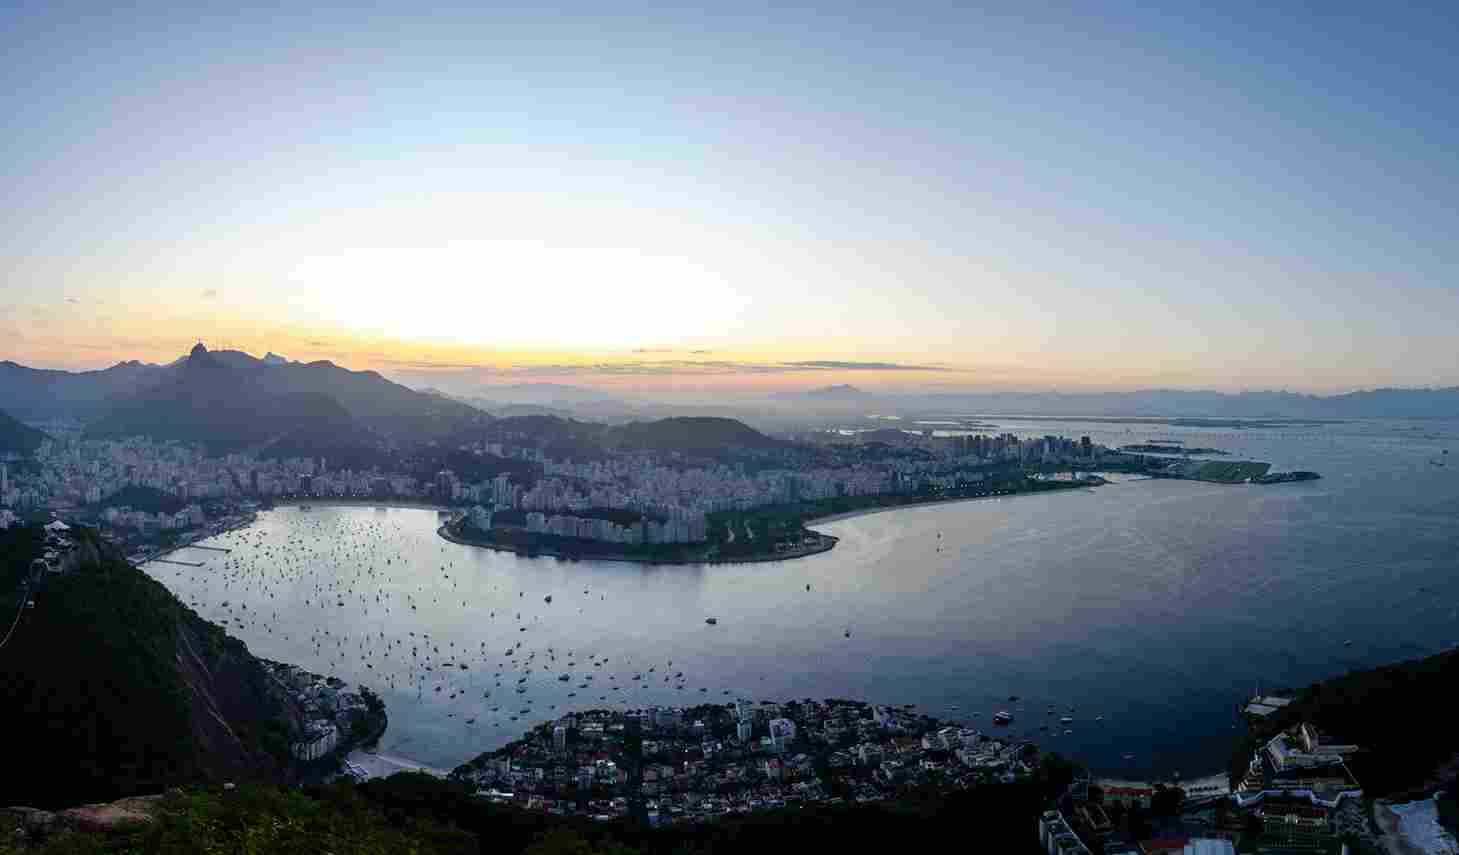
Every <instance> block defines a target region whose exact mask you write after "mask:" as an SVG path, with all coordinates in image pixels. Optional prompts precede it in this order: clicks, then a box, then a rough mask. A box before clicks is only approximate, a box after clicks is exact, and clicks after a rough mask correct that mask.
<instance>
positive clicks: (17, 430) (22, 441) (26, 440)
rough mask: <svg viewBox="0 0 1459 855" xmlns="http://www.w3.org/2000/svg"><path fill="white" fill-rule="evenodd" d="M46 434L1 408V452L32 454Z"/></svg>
mask: <svg viewBox="0 0 1459 855" xmlns="http://www.w3.org/2000/svg"><path fill="white" fill-rule="evenodd" d="M45 438H46V435H45V434H44V433H43V432H41V431H38V430H36V429H35V428H33V427H31V426H30V425H27V424H24V423H22V422H20V421H18V420H16V419H15V418H14V417H12V416H11V415H10V414H9V413H6V412H4V411H3V410H0V454H6V453H10V452H13V453H15V454H30V453H31V452H33V451H35V450H36V449H37V448H39V447H40V444H41V443H42V442H43V441H45Z"/></svg>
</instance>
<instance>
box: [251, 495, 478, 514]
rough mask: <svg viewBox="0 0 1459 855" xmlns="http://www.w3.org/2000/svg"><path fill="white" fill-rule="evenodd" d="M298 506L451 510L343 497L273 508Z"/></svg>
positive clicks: (421, 503)
mask: <svg viewBox="0 0 1459 855" xmlns="http://www.w3.org/2000/svg"><path fill="white" fill-rule="evenodd" d="M300 505H309V506H310V507H321V508H326V507H330V506H337V507H346V508H359V507H372V508H406V509H410V510H419V511H449V510H451V508H449V507H447V506H445V505H443V504H441V503H440V502H426V501H419V502H417V501H413V500H411V499H350V498H343V497H340V498H334V497H331V498H324V499H310V500H308V501H305V500H303V499H289V500H288V501H286V502H274V507H275V508H297V507H299V506H300ZM458 510H459V509H458Z"/></svg>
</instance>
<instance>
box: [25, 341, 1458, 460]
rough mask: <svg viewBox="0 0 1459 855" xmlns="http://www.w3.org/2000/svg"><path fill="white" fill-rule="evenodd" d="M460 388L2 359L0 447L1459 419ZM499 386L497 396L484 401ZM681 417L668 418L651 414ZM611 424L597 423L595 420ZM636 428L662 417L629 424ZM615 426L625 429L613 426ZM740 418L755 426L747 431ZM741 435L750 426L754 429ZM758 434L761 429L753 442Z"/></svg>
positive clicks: (1282, 408) (1216, 397)
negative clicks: (58, 434)
mask: <svg viewBox="0 0 1459 855" xmlns="http://www.w3.org/2000/svg"><path fill="white" fill-rule="evenodd" d="M480 391H481V393H482V394H481V396H471V397H463V396H456V397H453V396H451V395H448V394H445V393H441V392H437V391H435V390H433V389H432V390H417V389H411V388H409V387H407V386H404V385H401V384H399V383H396V382H393V381H391V380H389V379H386V378H385V377H383V376H381V375H380V374H379V373H377V372H374V371H351V370H348V369H345V368H341V367H339V366H337V365H335V364H333V363H331V362H327V361H319V362H310V363H302V362H295V361H291V360H288V359H286V358H284V357H282V356H279V355H277V354H274V353H272V352H270V353H268V354H266V355H265V356H264V357H263V358H261V359H260V358H255V357H253V356H250V355H248V354H246V353H242V352H239V351H230V350H223V351H209V350H207V348H206V347H204V346H203V345H201V344H199V345H198V346H197V347H195V348H193V350H192V352H190V353H189V354H187V355H186V356H184V357H181V358H179V359H177V360H175V361H173V362H171V363H169V364H167V365H154V364H147V363H142V362H136V361H128V362H122V363H118V364H117V365H114V366H112V367H110V368H107V369H104V370H100V371H83V372H68V371H53V370H46V369H34V368H28V367H25V366H22V365H18V364H16V363H14V362H8V361H7V362H0V411H3V412H4V413H7V414H8V415H9V416H11V417H13V418H12V419H10V420H8V421H0V452H16V453H27V452H29V451H31V450H33V449H34V448H35V447H36V446H37V445H38V444H39V442H40V440H41V439H42V438H43V435H42V434H40V433H39V432H37V431H34V430H32V429H30V428H28V427H26V426H25V425H24V424H21V422H23V421H31V422H35V421H44V420H50V419H58V418H60V419H77V420H80V421H82V422H84V423H85V424H86V431H87V434H88V435H90V436H97V437H108V436H109V437H118V436H134V435H149V436H152V437H154V438H158V439H177V440H184V441H196V442H203V443H205V444H206V445H208V447H209V450H210V452H213V453H221V452H227V451H233V450H240V449H245V448H249V449H254V450H257V451H261V452H262V453H264V454H266V455H270V456H315V455H320V454H324V453H326V452H327V451H330V450H332V451H333V452H335V453H338V452H339V451H340V450H342V449H363V448H367V447H370V448H377V447H380V446H392V445H411V444H418V443H423V442H432V441H442V440H448V439H449V438H451V437H453V436H460V435H461V434H462V432H463V431H466V432H470V431H472V430H473V429H476V428H481V427H484V426H486V425H488V424H491V423H492V422H493V421H494V419H496V418H499V417H500V418H504V419H505V420H506V421H505V423H504V424H502V425H501V428H502V429H504V430H509V431H513V432H517V430H518V428H520V429H521V431H522V432H523V433H525V432H528V431H535V432H537V433H538V434H539V435H538V436H536V437H535V438H536V439H537V440H539V441H540V442H545V443H549V444H552V443H565V444H566V445H567V446H572V447H576V448H579V449H581V448H583V447H585V444H586V445H591V446H593V447H597V448H613V447H620V448H637V447H650V446H654V447H661V448H663V449H664V450H673V451H686V452H687V451H691V450H692V451H705V450H708V449H710V448H712V447H714V446H715V445H735V446H739V447H746V448H756V447H765V446H764V443H763V442H762V440H766V438H765V437H764V436H763V435H762V434H759V433H758V432H755V431H753V430H750V429H749V428H746V427H745V426H744V425H743V424H740V423H739V422H738V421H734V422H731V420H732V419H737V420H743V421H746V422H749V423H750V424H752V425H755V426H757V427H761V428H767V427H777V426H782V425H790V424H796V423H801V424H803V423H804V420H807V419H813V418H816V417H820V418H830V419H837V418H850V417H859V416H863V415H865V414H867V413H871V412H883V413H887V412H899V411H900V412H912V411H920V412H940V413H948V414H963V415H988V416H997V415H1037V416H1072V417H1078V416H1088V417H1113V416H1165V417H1222V418H1242V419H1262V418H1285V419H1352V418H1372V417H1386V418H1459V387H1450V388H1441V389H1373V390H1366V391H1358V392H1351V393H1347V394H1342V395H1329V396H1322V395H1307V394H1300V393H1294V392H1244V393H1238V394H1230V393H1222V392H1212V391H1198V390H1197V391H1184V390H1171V389H1156V390H1143V391H1133V392H1098V393H1059V392H1026V393H1024V392H993V393H975V392H877V391H869V390H865V389H862V388H858V387H857V386H854V385H850V384H837V385H829V386H822V387H817V388H812V389H806V390H798V391H784V392H777V393H772V394H768V395H761V396H758V397H749V396H747V397H743V398H738V399H720V400H716V401H712V402H695V403H684V402H679V403H676V402H673V401H665V400H653V399H646V398H637V397H633V396H631V395H616V396H615V395H613V394H609V393H606V392H602V391H599V390H595V389H590V388H586V387H582V386H572V385H566V384H559V383H518V384H511V385H505V386H495V387H484V388H482V389H481V390H480ZM487 396H489V397H487ZM666 418H668V419H670V421H668V422H657V421H655V422H649V420H663V419H666ZM595 422H596V423H603V424H592V423H595ZM636 422H649V423H653V424H658V425H659V426H658V427H656V428H653V429H647V428H642V427H638V428H633V427H632V425H633V424H634V423H636ZM611 424H618V425H620V426H622V427H624V428H631V429H625V430H607V429H606V427H607V425H611ZM741 428H743V429H744V430H741ZM744 431H750V433H748V434H747V433H745V432H744ZM750 434H753V436H751V435H750Z"/></svg>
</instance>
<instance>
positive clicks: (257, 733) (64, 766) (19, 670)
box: [0, 529, 297, 807]
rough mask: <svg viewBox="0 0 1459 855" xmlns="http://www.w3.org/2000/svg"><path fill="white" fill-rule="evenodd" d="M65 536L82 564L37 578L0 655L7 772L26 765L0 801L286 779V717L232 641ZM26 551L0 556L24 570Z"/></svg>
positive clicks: (65, 801)
mask: <svg viewBox="0 0 1459 855" xmlns="http://www.w3.org/2000/svg"><path fill="white" fill-rule="evenodd" d="M74 534H75V536H76V537H77V538H78V539H79V540H80V542H81V547H80V548H82V549H84V550H87V553H86V554H87V555H88V560H86V561H85V562H84V563H83V565H82V566H81V568H80V569H78V570H75V571H73V572H69V573H65V574H60V575H50V574H46V575H45V576H44V577H43V578H42V579H41V580H40V581H39V583H38V584H37V586H36V587H35V588H34V589H33V590H32V592H31V597H32V598H33V599H34V601H35V604H36V605H35V607H34V608H28V609H24V610H22V611H21V614H20V618H19V623H18V625H17V626H16V628H15V631H14V634H13V635H12V636H11V638H10V641H9V643H8V644H7V645H6V646H5V647H4V648H3V649H0V732H4V733H6V734H9V735H10V736H11V739H10V744H9V745H8V746H7V748H6V755H7V756H6V768H7V769H11V770H20V769H26V770H32V772H31V773H29V774H23V775H19V774H6V775H3V776H0V804H30V805H36V806H40V807H47V806H65V805H72V804H77V803H79V802H90V801H98V800H102V799H112V798H118V797H121V796H128V795H134V794H138V793H151V792H159V791H161V790H162V789H165V788H166V787H169V786H173V785H176V784H184V783H188V782H198V781H208V780H219V779H237V780H248V779H255V780H269V781H282V780H285V779H286V778H287V776H288V766H287V761H288V741H287V740H288V734H289V733H291V732H293V731H292V728H293V726H294V724H295V722H296V718H295V717H296V715H297V711H296V710H295V709H294V708H293V707H292V706H291V702H290V701H289V699H288V698H287V697H285V695H284V693H283V691H282V689H281V687H279V685H278V684H277V682H275V681H273V680H272V679H271V678H270V676H269V675H268V673H267V672H266V671H265V670H264V669H263V667H262V666H261V665H260V663H259V662H258V660H256V659H254V658H253V657H252V656H251V655H250V654H249V652H248V650H247V648H246V647H245V646H244V645H243V643H242V642H240V641H238V640H236V639H233V638H230V637H228V636H227V635H226V634H225V633H224V631H223V630H222V629H221V628H220V627H218V626H216V625H214V624H212V623H209V622H207V621H205V620H203V619H202V618H200V617H198V616H197V614H195V613H194V612H193V611H192V610H191V609H188V608H187V607H186V606H184V605H183V604H182V603H181V602H179V601H178V600H177V598H176V597H174V596H173V595H172V594H171V593H170V592H169V591H168V590H167V589H166V588H164V587H163V586H162V585H161V584H159V583H158V582H156V581H155V580H153V579H152V578H151V577H149V576H147V575H146V574H145V573H143V572H142V571H140V570H137V569H135V568H133V567H131V566H130V565H128V564H127V563H126V561H124V560H122V559H121V558H120V557H119V556H118V555H116V554H115V553H114V552H113V551H111V549H110V547H108V546H106V545H105V544H104V543H102V542H100V541H99V540H97V539H96V538H95V536H94V535H93V534H91V533H89V532H88V531H87V530H85V529H78V530H75V532H74ZM39 544H40V541H39V539H36V540H34V541H32V547H33V549H32V551H34V548H39ZM24 545H25V543H24V540H17V541H16V542H15V543H13V544H11V546H13V547H15V548H13V549H8V550H7V553H6V555H5V557H6V558H7V559H8V560H9V561H11V562H17V561H24V562H25V564H28V563H29V558H28V557H27V556H26V555H25V554H24V549H23V548H22V547H24ZM22 566H24V565H22ZM15 569H16V568H15V567H9V568H7V575H12V574H11V573H10V571H13V570H15ZM9 593H10V589H8V588H7V590H6V596H5V598H4V601H3V602H4V603H5V606H6V612H7V618H8V617H9V614H10V608H11V604H12V603H13V602H14V600H12V599H11V597H10V596H9ZM7 623H8V620H7Z"/></svg>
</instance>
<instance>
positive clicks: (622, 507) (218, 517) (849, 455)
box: [0, 420, 1304, 562]
mask: <svg viewBox="0 0 1459 855" xmlns="http://www.w3.org/2000/svg"><path fill="white" fill-rule="evenodd" d="M503 421H507V420H503ZM667 421H673V420H667ZM691 421H692V420H691ZM707 421H708V422H710V424H708V425H689V426H688V428H689V429H691V430H695V429H699V430H703V431H707V432H709V433H715V432H723V431H725V430H726V429H727V426H726V425H724V424H719V423H718V422H721V421H723V420H707ZM528 422H529V425H516V424H510V425H502V424H497V425H494V426H493V427H491V428H483V429H482V431H483V433H484V436H483V438H481V439H477V440H471V441H462V442H459V443H457V444H456V445H454V446H452V447H450V448H445V447H441V446H438V445H437V446H427V447H424V448H420V449H417V450H415V451H414V452H411V453H399V454H397V455H394V456H392V457H391V458H390V459H391V460H393V461H394V462H395V464H396V465H395V466H394V467H393V468H381V467H378V466H376V467H371V468H369V469H349V468H335V467H334V466H333V465H332V464H331V462H330V460H329V458H328V457H324V456H320V457H286V458H270V457H264V456H257V455H255V454H253V453H250V452H248V451H234V452H229V453H226V454H222V455H217V456H210V455H209V454H208V451H207V446H206V445H205V444H202V443H186V442H181V441H177V440H163V441H159V440H154V439H149V438H146V437H128V438H111V439H98V438H90V437H88V436H86V435H85V434H84V433H83V432H81V431H80V430H78V429H74V428H72V429H64V428H57V427H55V426H51V432H50V433H48V434H47V435H46V436H45V438H44V439H42V440H41V441H40V442H39V443H38V444H37V445H36V447H35V449H34V451H33V452H32V453H31V454H29V455H26V456H21V455H16V454H13V453H12V454H10V455H9V456H8V458H9V459H7V460H5V461H4V462H0V507H3V510H0V526H3V525H9V524H10V523H11V522H12V521H17V520H21V519H24V518H26V517H27V515H29V516H30V518H37V519H38V518H40V517H42V516H44V517H46V518H47V519H49V518H52V517H59V518H62V519H65V520H68V521H71V522H85V523H87V524H91V525H95V526H98V527H100V528H101V529H103V530H104V531H105V532H107V533H108V535H109V536H111V537H112V538H114V539H116V540H118V541H120V542H122V543H125V544H127V545H128V547H129V549H130V551H131V552H133V553H134V557H135V558H136V559H137V560H142V559H144V558H146V557H149V556H153V555H156V554H158V552H159V551H161V550H165V549H167V548H170V547H173V546H176V545H179V544H185V543H189V542H191V541H194V540H197V539H199V538H201V537H206V536H208V535H211V534H215V533H217V532H219V531H222V530H225V529H227V528H230V527H234V526H237V525H241V524H244V523H247V522H248V521H250V520H251V518H252V514H253V512H255V511H256V510H257V509H258V508H260V507H267V506H269V505H270V504H272V503H274V502H279V501H285V502H309V501H326V500H335V501H338V500H351V501H379V502H402V501H404V502H424V503H430V504H434V505H438V506H449V507H453V508H456V509H458V511H459V513H457V514H456V516H455V518H454V519H453V520H452V521H451V522H450V523H449V524H448V525H446V526H443V528H442V535H443V536H445V537H448V538H450V539H453V540H457V541H459V542H463V543H468V544H474V545H482V546H488V547H492V548H499V549H509V550H514V551H519V552H525V553H531V554H548V555H563V556H569V557H598V558H614V559H628V560H646V561H661V562H674V561H745V560H766V559H770V560H774V559H785V558H792V557H797V556H801V555H808V554H813V553H815V552H821V551H824V550H827V549H830V548H832V547H833V546H834V545H835V538H832V537H829V536H825V535H822V534H819V533H816V532H814V531H811V530H809V529H807V528H806V527H805V524H806V523H807V522H809V521H812V520H814V519H817V518H822V517H826V516H830V515H834V514H840V513H847V512H854V511H861V510H867V509H876V508H887V507H897V506H902V505H911V504H918V503H924V502H936V501H947V500H952V499H968V498H980V497H987V496H1007V495H1014V494H1019V493H1028V492H1037V491H1047V490H1063V489H1071V488H1082V487H1089V486H1094V485H1098V484H1101V483H1103V479H1102V478H1101V477H1100V476H1099V475H1098V474H1096V473H1098V472H1132V473H1140V474H1145V475H1150V476H1155V477H1179V478H1196V479H1201V480H1214V481H1226V482H1235V481H1239V480H1263V479H1270V478H1271V476H1268V475H1267V474H1266V473H1267V468H1268V467H1267V464H1264V463H1242V462H1224V461H1200V460H1192V459H1190V458H1189V457H1188V456H1181V457H1178V458H1174V459H1172V458H1170V457H1164V456H1155V455H1148V454H1136V453H1131V452H1127V451H1121V450H1114V449H1109V448H1106V447H1105V446H1102V445H1099V444H1097V443H1092V442H1090V441H1089V438H1088V437H1083V438H1081V439H1079V440H1074V439H1070V438H1066V437H1059V436H1038V437H1017V436H1013V435H1011V434H1002V435H996V436H988V435H982V434H971V433H968V434H963V435H955V436H937V435H933V434H932V433H930V432H916V433H913V432H906V431H887V430H878V431H869V432H863V433H852V432H835V431H822V432H816V433H813V434H802V436H803V437H807V438H809V439H810V440H811V441H801V442H790V441H783V440H776V439H772V438H770V437H767V436H764V435H762V434H759V433H757V432H754V431H751V430H750V429H749V428H745V427H744V426H743V425H739V424H738V423H734V422H731V423H729V425H730V426H732V427H729V428H728V429H730V430H732V431H733V432H734V433H735V434H736V435H737V436H738V437H739V438H740V440H741V444H739V445H725V446H723V447H719V448H716V449H715V450H714V451H712V452H710V451H705V452H700V453H693V452H685V451H682V450H678V449H677V448H670V449H668V450H663V451H653V450H604V449H602V448H598V447H590V446H585V445H581V444H579V445H576V446H574V445H572V444H571V443H564V442H562V441H560V437H558V438H557V439H554V438H553V436H554V434H553V432H552V430H551V429H550V427H549V428H545V429H544V430H545V431H546V433H547V435H548V438H547V439H542V438H541V437H540V436H539V435H538V434H534V433H532V432H531V431H530V430H528V431H527V432H525V433H523V432H519V431H523V430H527V428H528V427H529V426H530V425H531V424H536V425H537V427H539V428H542V427H543V423H542V421H541V420H528ZM549 425H550V423H549ZM696 442H697V440H696ZM554 449H556V450H557V451H558V452H559V453H570V452H571V450H574V449H575V450H576V451H577V453H578V454H579V458H578V459H574V458H572V457H561V458H555V457H551V456H549V452H550V451H552V450H554ZM1298 474H1299V475H1301V474H1304V473H1298Z"/></svg>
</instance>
